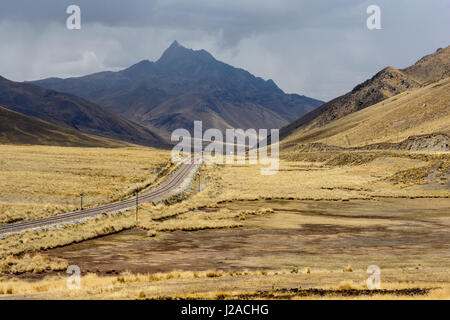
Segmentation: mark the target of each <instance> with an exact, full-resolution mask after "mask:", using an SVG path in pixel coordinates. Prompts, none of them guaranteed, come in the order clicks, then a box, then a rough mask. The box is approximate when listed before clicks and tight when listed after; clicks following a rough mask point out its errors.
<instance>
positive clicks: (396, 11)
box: [0, 0, 450, 100]
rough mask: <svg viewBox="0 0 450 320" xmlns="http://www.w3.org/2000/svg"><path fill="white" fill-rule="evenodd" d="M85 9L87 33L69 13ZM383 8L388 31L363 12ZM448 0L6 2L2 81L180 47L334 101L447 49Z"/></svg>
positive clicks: (73, 72)
mask: <svg viewBox="0 0 450 320" xmlns="http://www.w3.org/2000/svg"><path fill="white" fill-rule="evenodd" d="M70 4H77V5H79V6H80V7H81V22H82V25H81V30H68V29H67V28H66V19H67V17H68V16H69V15H68V14H66V8H67V6H68V5H70ZM371 4H376V5H378V6H380V8H381V26H382V29H381V30H372V31H370V30H368V29H367V27H366V19H367V17H368V16H369V15H368V14H367V13H366V9H367V7H368V6H369V5H371ZM449 13H450V0H432V1H429V0H428V1H427V0H422V1H418V0H395V1H393V0H373V1H361V0H360V1H358V0H352V1H350V0H339V1H336V0H310V1H302V0H273V1H266V0H197V1H187V0H134V1H123V0H69V1H66V0H39V1H36V0H2V3H1V6H0V58H1V59H0V75H2V76H4V77H6V78H9V79H11V80H15V81H23V80H36V79H41V78H45V77H51V76H58V77H69V76H79V75H85V74H89V73H92V72H97V71H104V70H119V69H123V68H126V67H128V66H130V65H132V64H134V63H136V62H138V61H140V60H143V59H149V60H152V61H154V60H157V59H158V58H159V57H160V55H161V53H162V52H163V51H164V49H165V48H167V47H168V46H169V45H170V44H171V43H172V42H173V40H178V41H179V42H180V43H181V44H182V45H184V46H186V47H188V48H193V49H206V50H208V51H209V52H211V53H212V54H213V55H214V56H215V57H216V58H217V59H219V60H221V61H224V62H226V63H229V64H231V65H233V66H235V67H240V68H243V69H246V70H248V71H250V72H251V73H253V74H254V75H256V76H260V77H262V78H264V79H273V80H274V81H275V82H276V83H277V84H278V86H279V87H280V88H281V89H283V90H284V91H286V92H289V93H298V94H304V95H307V96H310V97H314V98H318V99H322V100H329V99H331V98H334V97H336V96H338V95H340V94H343V93H345V92H346V91H348V90H350V89H352V88H353V87H354V86H355V85H356V84H358V83H359V82H361V81H363V80H365V79H367V78H368V77H371V76H372V75H373V74H374V73H376V72H377V71H379V70H380V69H382V68H383V67H385V66H388V65H391V66H394V67H397V68H403V67H406V66H408V65H411V64H413V63H414V62H415V61H416V60H418V59H419V58H421V57H422V56H423V55H425V54H428V53H432V52H434V51H435V50H436V49H437V48H439V47H445V46H447V45H449V44H450V19H449V18H450V15H449Z"/></svg>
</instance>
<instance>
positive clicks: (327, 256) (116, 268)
mask: <svg viewBox="0 0 450 320" xmlns="http://www.w3.org/2000/svg"><path fill="white" fill-rule="evenodd" d="M223 206H226V207H227V208H229V209H230V210H242V209H255V208H261V207H265V208H268V207H270V208H273V209H274V213H272V214H268V215H264V216H257V217H252V218H248V219H246V220H245V221H244V222H243V224H244V226H243V227H241V228H236V229H226V230H206V231H195V232H184V231H175V232H168V233H161V234H158V235H157V236H156V237H149V236H147V233H146V231H144V230H139V229H131V230H127V231H123V232H120V233H117V234H113V235H109V236H105V237H102V238H98V239H94V240H89V241H84V242H82V243H79V244H73V245H69V246H66V247H61V248H56V249H52V250H48V251H46V252H45V253H46V254H48V255H49V256H54V257H59V258H64V259H66V260H68V262H69V264H75V265H78V266H80V268H81V270H82V273H88V272H94V273H97V274H118V273H121V272H123V271H130V272H132V273H154V272H170V271H173V270H185V271H201V270H208V269H216V270H224V271H230V270H231V271H234V272H236V271H240V270H241V271H242V270H281V269H282V270H292V272H293V273H295V272H297V271H296V270H303V269H304V268H310V269H311V270H312V271H316V272H319V273H321V274H324V275H323V277H322V276H321V277H319V278H317V280H315V282H312V283H310V285H324V284H332V282H333V281H338V280H339V279H337V278H336V276H328V277H327V276H326V275H325V274H326V272H327V271H329V272H334V273H338V274H339V277H340V278H342V279H346V278H349V279H351V278H354V277H355V276H356V275H357V274H358V275H359V276H358V277H359V278H364V277H366V275H365V270H366V269H367V267H368V266H369V265H377V266H379V267H380V268H381V270H382V271H383V270H384V271H385V273H384V276H385V277H388V278H389V279H390V281H416V282H421V281H423V282H429V281H433V282H437V283H439V282H442V283H449V282H450V276H449V275H448V270H449V269H450V232H449V230H450V200H449V199H438V198H436V199H383V198H381V199H378V200H355V201H295V200H292V201H289V200H283V201H238V202H230V203H226V204H223ZM187 214H189V213H187ZM349 267H350V268H349ZM345 268H347V269H349V270H350V269H351V271H350V272H343V270H344V269H345ZM316 282H320V283H316Z"/></svg>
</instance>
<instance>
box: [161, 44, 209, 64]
mask: <svg viewBox="0 0 450 320" xmlns="http://www.w3.org/2000/svg"><path fill="white" fill-rule="evenodd" d="M211 61H215V59H214V57H213V56H212V54H210V53H209V52H208V51H206V50H203V49H202V50H193V49H188V48H186V47H184V46H182V45H181V44H180V43H179V42H178V41H176V40H175V41H174V42H173V43H172V44H171V45H170V46H169V47H168V48H167V49H166V50H165V51H164V53H163V54H162V56H161V58H159V60H158V61H156V64H158V65H161V66H169V65H176V66H178V65H180V64H192V63H202V62H211Z"/></svg>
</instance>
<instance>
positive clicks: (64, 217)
mask: <svg viewBox="0 0 450 320" xmlns="http://www.w3.org/2000/svg"><path fill="white" fill-rule="evenodd" d="M195 169H196V165H195V164H183V165H181V166H180V168H179V169H177V170H176V171H174V172H172V173H171V174H170V175H169V176H168V177H167V179H166V180H165V181H164V182H163V183H161V184H160V185H158V186H157V187H156V188H154V189H151V190H149V191H146V192H143V193H142V194H139V197H138V203H139V204H141V203H148V202H152V201H161V200H164V199H167V198H168V197H170V196H171V195H172V192H173V191H174V190H175V189H177V188H178V187H180V186H181V184H182V183H183V181H184V180H185V179H186V178H187V177H188V176H189V174H191V173H192V171H193V170H195ZM135 205H136V197H132V198H129V199H126V200H123V201H118V202H114V203H110V204H106V205H102V206H99V207H96V208H90V209H86V210H78V211H74V212H68V213H63V214H60V215H57V216H54V217H49V218H43V219H38V220H33V221H24V222H19V223H13V224H7V225H1V226H0V235H1V234H6V233H11V232H18V231H23V230H28V229H33V228H39V227H48V226H51V225H55V224H60V223H68V222H71V221H76V220H79V219H83V218H87V217H92V216H96V215H99V214H102V213H112V212H117V211H122V210H126V209H130V208H133V207H134V206H135Z"/></svg>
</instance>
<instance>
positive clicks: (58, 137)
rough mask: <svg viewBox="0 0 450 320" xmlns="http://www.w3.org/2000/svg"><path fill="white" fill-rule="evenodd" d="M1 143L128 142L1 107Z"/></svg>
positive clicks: (76, 144) (98, 144)
mask: <svg viewBox="0 0 450 320" xmlns="http://www.w3.org/2000/svg"><path fill="white" fill-rule="evenodd" d="M0 144H38V145H51V146H70V147H119V146H126V145H127V144H126V143H121V142H118V141H113V140H108V139H103V138H96V137H92V136H88V135H86V134H84V133H81V132H79V131H76V130H73V129H69V128H64V127H58V126H56V125H53V124H51V123H48V122H45V121H42V120H39V119H37V118H33V117H29V116H25V115H23V114H21V113H17V112H14V111H11V110H9V109H5V108H3V107H0Z"/></svg>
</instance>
